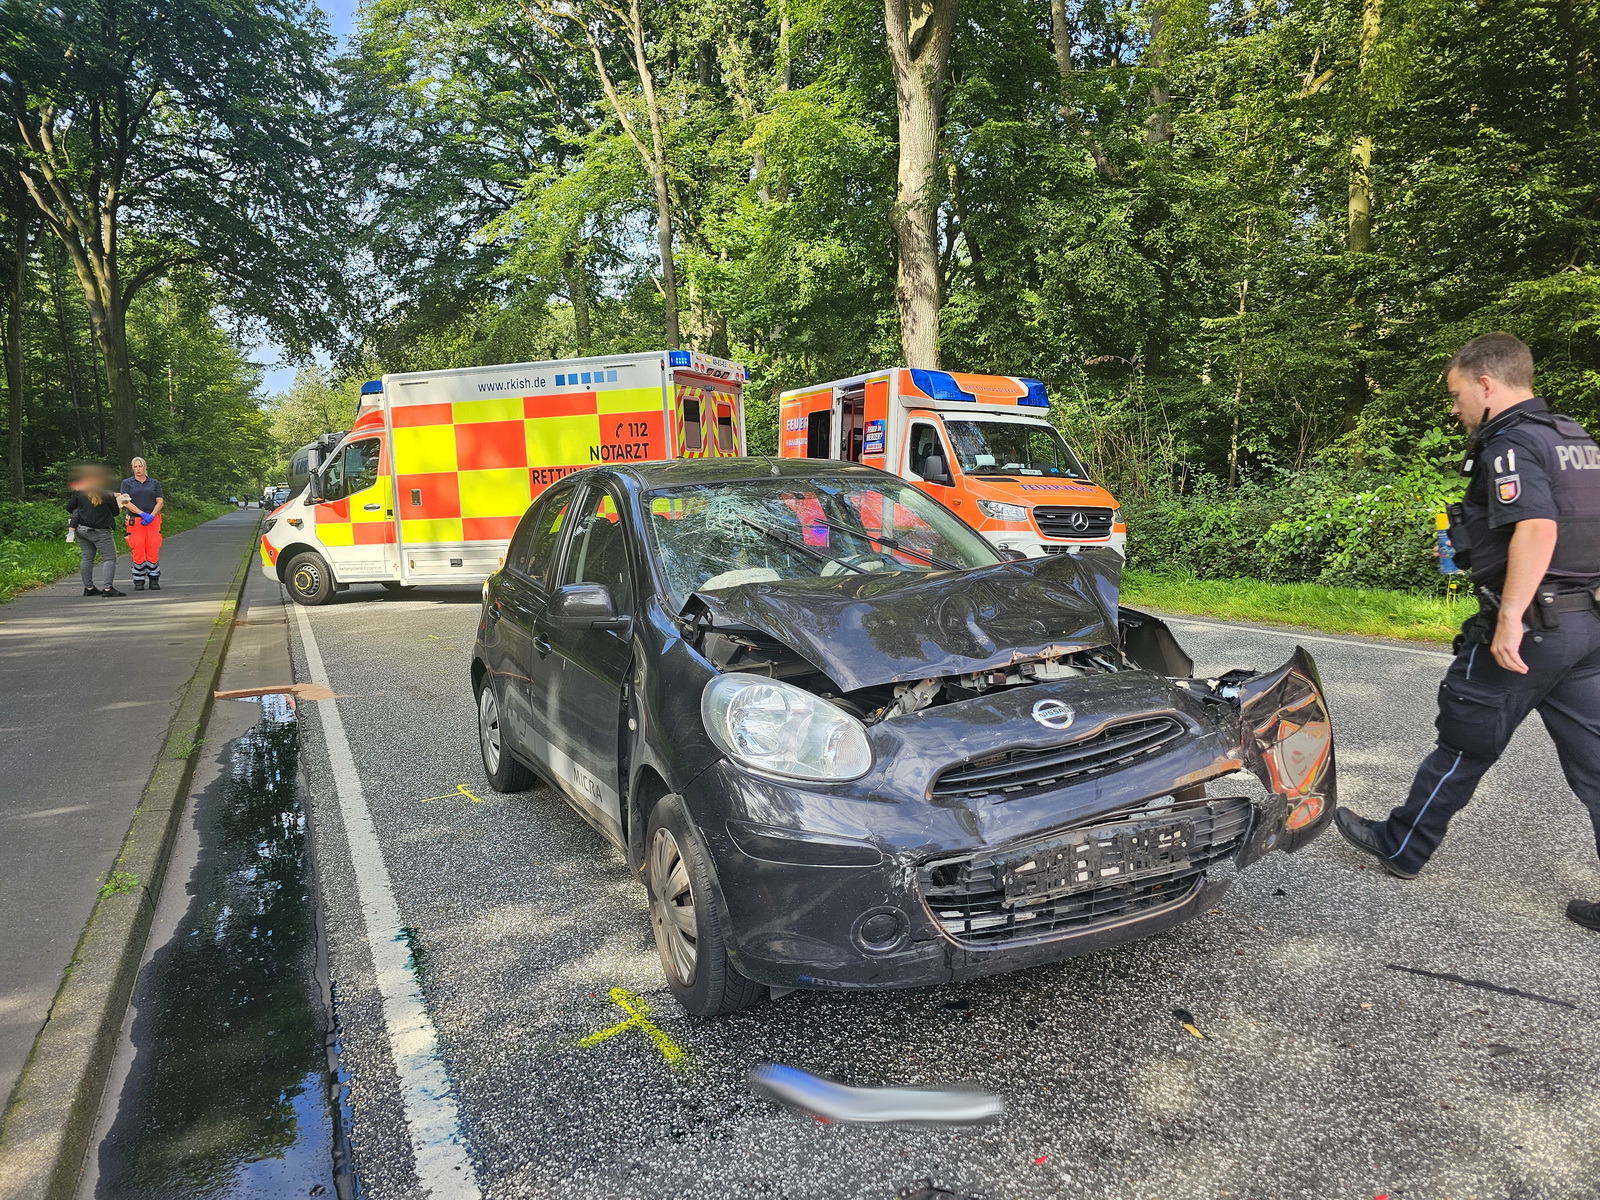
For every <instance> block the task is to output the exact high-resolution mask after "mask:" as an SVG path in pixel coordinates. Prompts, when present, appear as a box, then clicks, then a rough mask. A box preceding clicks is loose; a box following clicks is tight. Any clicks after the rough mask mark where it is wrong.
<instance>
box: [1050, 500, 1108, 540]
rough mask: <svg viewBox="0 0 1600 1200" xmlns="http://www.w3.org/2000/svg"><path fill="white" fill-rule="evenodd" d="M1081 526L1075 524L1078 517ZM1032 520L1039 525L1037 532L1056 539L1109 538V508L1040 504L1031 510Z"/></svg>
mask: <svg viewBox="0 0 1600 1200" xmlns="http://www.w3.org/2000/svg"><path fill="white" fill-rule="evenodd" d="M1080 516H1081V517H1082V519H1083V524H1081V525H1079V524H1076V521H1077V520H1078V518H1079V517H1080ZM1033 519H1034V520H1035V521H1037V522H1038V523H1039V532H1040V533H1042V534H1044V535H1045V537H1056V538H1108V537H1110V536H1111V510H1110V509H1109V508H1063V507H1060V506H1058V505H1053V504H1041V505H1040V506H1039V507H1037V508H1035V509H1034V510H1033Z"/></svg>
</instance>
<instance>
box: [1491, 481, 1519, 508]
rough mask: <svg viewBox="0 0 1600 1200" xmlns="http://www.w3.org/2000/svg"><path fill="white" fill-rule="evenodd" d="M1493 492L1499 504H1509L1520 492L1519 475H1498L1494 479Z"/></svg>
mask: <svg viewBox="0 0 1600 1200" xmlns="http://www.w3.org/2000/svg"><path fill="white" fill-rule="evenodd" d="M1494 488H1495V494H1496V495H1498V496H1499V497H1500V503H1501V504H1510V503H1511V502H1512V501H1513V500H1515V499H1516V498H1517V496H1518V495H1520V494H1521V492H1522V476H1521V475H1499V476H1496V477H1495V481H1494Z"/></svg>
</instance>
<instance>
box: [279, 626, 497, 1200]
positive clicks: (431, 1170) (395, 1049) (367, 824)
mask: <svg viewBox="0 0 1600 1200" xmlns="http://www.w3.org/2000/svg"><path fill="white" fill-rule="evenodd" d="M293 607H294V610H295V615H296V617H298V619H299V624H300V641H301V644H302V645H303V646H304V647H305V652H306V663H307V665H308V666H309V667H310V669H311V682H313V683H316V684H320V685H322V686H323V687H328V686H329V683H328V672H327V669H326V668H325V667H324V666H323V664H322V651H321V650H320V649H318V647H317V637H316V634H314V633H313V632H312V631H311V618H310V616H309V614H308V613H307V612H306V609H305V607H304V606H303V605H299V604H296V605H294V606H293ZM317 715H318V716H319V717H320V718H321V720H322V736H323V740H324V741H325V742H326V743H327V744H328V762H329V766H330V767H331V768H332V770H333V783H334V788H335V789H336V790H337V792H338V795H339V814H340V816H341V818H342V819H343V821H344V834H345V839H346V841H347V842H348V843H349V847H350V864H351V866H352V867H353V868H354V871H355V880H356V898H357V900H358V901H359V902H360V905H361V917H362V920H363V922H364V923H365V925H366V935H367V944H368V946H370V947H371V949H372V965H373V968H374V970H375V971H376V973H377V979H378V992H379V994H380V995H381V997H382V999H383V1022H384V1025H385V1027H386V1028H387V1030H388V1034H389V1051H390V1053H391V1054H392V1055H393V1057H394V1065H395V1070H396V1071H397V1072H398V1073H399V1076H400V1102H401V1104H402V1106H403V1107H404V1110H405V1119H406V1125H407V1133H408V1135H409V1137H410V1139H411V1152H412V1156H413V1157H414V1159H415V1160H416V1169H417V1178H418V1179H419V1180H421V1182H422V1186H423V1188H424V1190H425V1191H426V1192H427V1194H428V1195H430V1196H432V1197H434V1198H435V1200H478V1197H479V1196H480V1195H481V1193H480V1192H479V1190H478V1177H477V1173H476V1172H475V1171H474V1170H473V1169H472V1160H471V1159H470V1158H468V1157H467V1150H466V1144H465V1141H464V1139H463V1136H462V1133H461V1113H460V1110H459V1109H458V1108H457V1107H456V1101H455V1097H454V1096H453V1095H451V1093H450V1080H449V1078H448V1077H447V1076H446V1075H445V1073H444V1060H443V1059H442V1058H441V1057H440V1054H439V1035H438V1033H437V1031H436V1030H435V1029H434V1027H433V1020H432V1018H431V1017H429V1016H428V1008H427V1005H426V1004H425V1003H424V1002H423V999H422V989H421V987H420V986H419V985H418V982H417V977H416V975H415V974H414V973H413V972H412V970H411V968H410V966H409V965H408V963H407V960H408V958H409V957H410V953H411V952H410V950H409V948H408V947H407V944H406V936H405V934H404V933H403V932H402V928H403V926H402V923H401V920H400V908H399V905H397V904H396V903H395V898H394V888H393V886H392V885H391V884H390V882H389V871H388V869H387V868H386V867H385V866H384V864H383V851H382V850H381V849H380V848H379V847H378V832H377V830H376V829H375V828H374V826H373V824H372V813H371V811H370V810H369V809H368V808H367V799H366V795H365V793H364V792H363V791H362V790H361V776H360V775H358V774H357V773H356V764H355V758H354V756H353V755H352V754H351V753H350V743H349V742H348V741H347V740H346V738H345V735H344V721H343V720H342V719H341V718H340V716H339V702H338V701H337V700H321V701H318V702H317Z"/></svg>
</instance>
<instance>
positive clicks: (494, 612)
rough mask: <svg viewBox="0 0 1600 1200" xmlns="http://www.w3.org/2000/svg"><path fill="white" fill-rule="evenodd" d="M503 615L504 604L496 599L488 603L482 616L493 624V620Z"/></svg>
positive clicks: (504, 611)
mask: <svg viewBox="0 0 1600 1200" xmlns="http://www.w3.org/2000/svg"><path fill="white" fill-rule="evenodd" d="M505 615H506V606H505V605H503V604H501V603H500V601H498V600H496V601H495V602H494V603H493V604H491V605H489V611H488V612H486V613H484V616H486V617H487V618H489V622H490V623H491V624H493V623H494V622H495V621H498V620H499V619H500V618H501V617H503V616H505Z"/></svg>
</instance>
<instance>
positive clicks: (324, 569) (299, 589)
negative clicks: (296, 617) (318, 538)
mask: <svg viewBox="0 0 1600 1200" xmlns="http://www.w3.org/2000/svg"><path fill="white" fill-rule="evenodd" d="M283 578H284V580H285V581H286V582H287V583H288V585H289V595H290V596H292V597H293V598H294V600H295V602H296V603H298V604H305V605H316V604H326V603H327V602H328V599H329V598H330V597H331V596H332V595H333V593H334V586H333V572H332V571H331V570H329V569H328V564H327V562H326V561H325V560H324V559H323V557H322V555H320V554H318V553H317V552H316V551H315V550H303V551H301V552H300V553H299V554H296V555H295V556H294V557H293V558H291V559H290V560H289V565H288V566H287V567H285V568H284V571H283Z"/></svg>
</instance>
